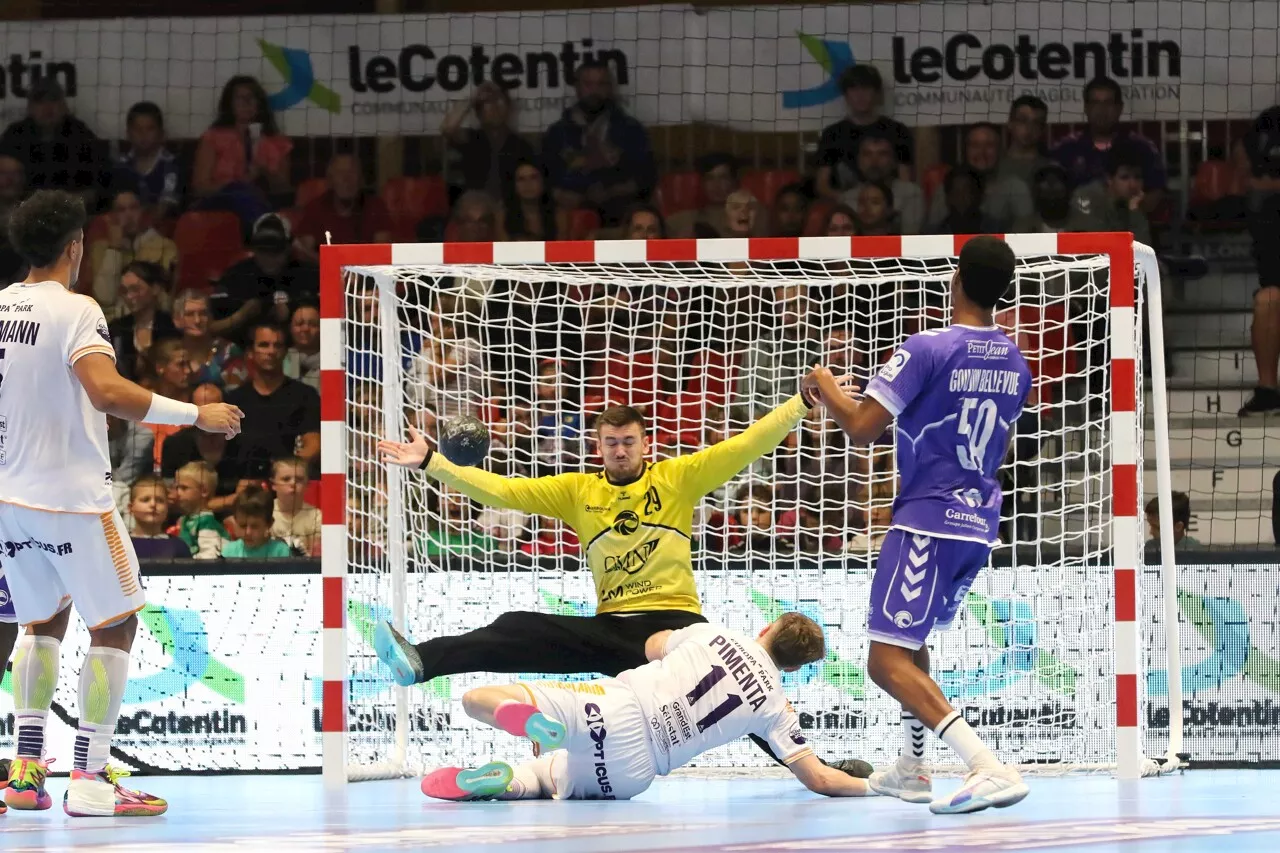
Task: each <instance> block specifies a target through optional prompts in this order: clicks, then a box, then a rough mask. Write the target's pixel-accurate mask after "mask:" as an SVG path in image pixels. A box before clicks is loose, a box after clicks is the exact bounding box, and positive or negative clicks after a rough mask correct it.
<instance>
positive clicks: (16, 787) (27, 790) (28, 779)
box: [4, 758, 53, 811]
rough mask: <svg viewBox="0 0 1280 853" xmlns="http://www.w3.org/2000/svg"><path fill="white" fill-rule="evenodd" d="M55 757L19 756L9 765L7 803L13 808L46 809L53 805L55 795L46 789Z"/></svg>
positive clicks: (5, 794)
mask: <svg viewBox="0 0 1280 853" xmlns="http://www.w3.org/2000/svg"><path fill="white" fill-rule="evenodd" d="M52 763H53V759H52V758H50V759H49V760H48V761H40V760H38V759H35V758H17V759H14V761H13V763H12V764H10V765H9V786H8V788H7V789H6V790H5V792H4V801H5V804H6V805H7V806H8V807H9V808H11V809H22V810H24V811H44V810H45V809H47V808H49V807H50V806H52V805H53V797H51V796H49V792H48V791H46V790H45V789H44V780H45V778H46V777H47V776H48V775H49V765H50V764H52Z"/></svg>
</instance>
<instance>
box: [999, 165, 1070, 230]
mask: <svg viewBox="0 0 1280 853" xmlns="http://www.w3.org/2000/svg"><path fill="white" fill-rule="evenodd" d="M1031 204H1032V207H1033V208H1034V210H1033V212H1032V214H1031V216H1029V217H1027V218H1025V219H1023V220H1022V221H1021V222H1015V223H1014V226H1013V227H1014V230H1015V231H1017V232H1018V233H1019V234H1060V233H1062V232H1063V231H1066V230H1067V218H1068V216H1069V215H1070V213H1071V190H1070V188H1069V187H1068V185H1067V170H1066V169H1064V168H1062V166H1061V165H1060V164H1058V163H1056V162H1053V161H1050V162H1049V163H1046V164H1045V165H1044V166H1041V167H1040V169H1039V170H1038V171H1037V172H1036V173H1035V175H1034V176H1033V177H1032V179H1031Z"/></svg>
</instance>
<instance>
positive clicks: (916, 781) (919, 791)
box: [867, 760, 933, 803]
mask: <svg viewBox="0 0 1280 853" xmlns="http://www.w3.org/2000/svg"><path fill="white" fill-rule="evenodd" d="M867 784H868V785H870V786H871V790H873V791H875V792H876V793H877V794H879V795H881V796H882V797H897V798H898V799H900V800H902V801H903V802H907V803H927V802H929V801H931V800H932V799H933V778H932V777H931V776H930V775H929V771H928V769H927V768H926V767H925V766H924V765H923V764H918V765H916V766H915V767H910V766H904V765H903V763H902V761H901V760H899V761H898V762H897V763H896V764H894V765H893V766H892V767H890V768H889V769H888V770H877V771H876V772H875V773H872V774H871V778H870V779H868V780H867Z"/></svg>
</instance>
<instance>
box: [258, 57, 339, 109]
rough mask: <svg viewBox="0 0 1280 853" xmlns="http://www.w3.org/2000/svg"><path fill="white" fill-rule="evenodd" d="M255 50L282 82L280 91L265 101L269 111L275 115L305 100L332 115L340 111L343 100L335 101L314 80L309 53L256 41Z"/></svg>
mask: <svg viewBox="0 0 1280 853" xmlns="http://www.w3.org/2000/svg"><path fill="white" fill-rule="evenodd" d="M258 47H260V48H261V49H262V55H263V56H264V57H266V60H267V62H270V63H271V65H272V67H273V68H275V69H276V71H278V72H279V73H280V76H281V77H283V78H284V82H285V87H284V88H283V89H281V90H280V91H279V92H275V93H273V94H271V95H269V96H268V97H267V102H268V103H269V104H270V105H271V109H273V110H275V111H277V112H279V111H281V110H287V109H289V108H291V107H296V106H297V105H298V104H300V103H302V102H303V101H304V100H306V101H310V102H311V103H313V104H315V105H316V106H317V107H320V109H322V110H327V111H329V112H331V113H337V112H339V111H340V110H341V109H342V98H340V97H338V93H337V92H335V91H333V90H332V89H330V88H329V87H328V86H325V85H324V84H323V83H320V82H318V81H317V80H316V73H315V69H314V68H312V66H311V54H310V53H308V52H307V51H305V50H297V49H296V48H292V47H281V46H280V45H278V44H272V43H271V42H269V41H263V40H262V39H258Z"/></svg>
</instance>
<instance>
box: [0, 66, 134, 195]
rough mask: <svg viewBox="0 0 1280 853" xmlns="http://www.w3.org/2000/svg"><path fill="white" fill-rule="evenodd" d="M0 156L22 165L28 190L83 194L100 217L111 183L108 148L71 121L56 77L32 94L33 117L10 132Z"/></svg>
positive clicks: (29, 104)
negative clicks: (2, 154)
mask: <svg viewBox="0 0 1280 853" xmlns="http://www.w3.org/2000/svg"><path fill="white" fill-rule="evenodd" d="M0 152H2V153H4V154H7V155H9V156H11V157H13V158H14V159H16V160H17V161H18V162H20V163H22V165H23V167H24V168H25V170H26V175H27V189H29V190H49V189H59V190H67V191H68V192H74V193H78V194H79V195H80V196H81V197H82V198H83V199H84V202H85V207H86V208H87V209H88V210H90V211H94V210H96V209H97V207H98V202H99V201H100V200H101V197H102V193H103V191H104V190H105V189H106V187H107V184H108V182H109V181H110V173H109V172H108V170H107V166H106V163H107V156H106V155H107V146H106V143H104V142H103V141H102V140H100V139H98V137H97V136H95V135H94V133H93V131H92V130H90V129H89V126H88V125H87V124H85V123H84V122H82V121H80V119H78V118H76V117H75V116H73V115H71V111H70V110H69V109H68V108H67V96H66V92H65V91H64V90H63V88H62V84H61V83H59V82H58V80H57V78H55V77H41V78H39V79H38V80H36V81H34V82H33V83H32V84H31V87H30V89H29V91H28V94H27V117H26V118H24V119H19V120H18V121H15V122H14V123H13V124H11V125H9V126H8V127H7V128H5V131H4V135H3V136H0Z"/></svg>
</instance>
